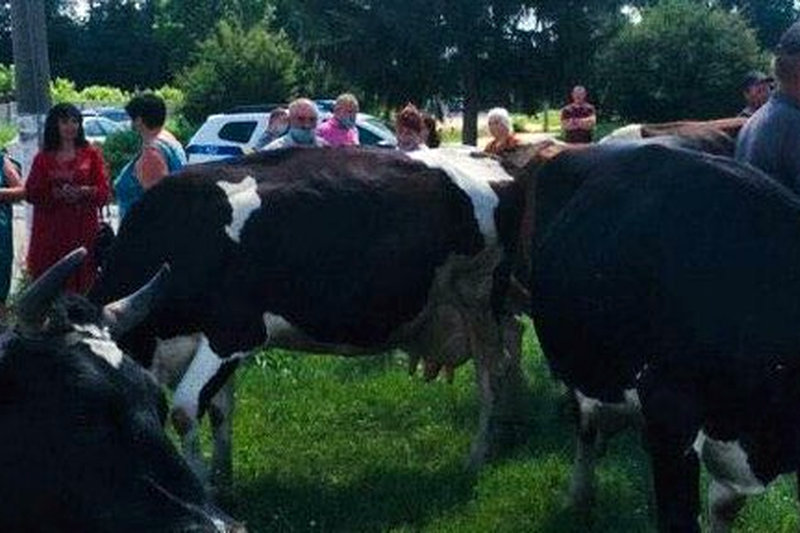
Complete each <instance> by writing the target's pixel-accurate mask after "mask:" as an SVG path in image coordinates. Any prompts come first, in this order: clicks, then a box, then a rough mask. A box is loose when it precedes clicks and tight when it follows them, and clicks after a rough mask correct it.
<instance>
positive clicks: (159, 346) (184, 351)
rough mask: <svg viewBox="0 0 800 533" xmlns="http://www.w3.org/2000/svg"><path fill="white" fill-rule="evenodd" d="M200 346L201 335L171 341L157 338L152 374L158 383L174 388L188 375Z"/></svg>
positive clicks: (182, 336) (180, 337) (170, 339)
mask: <svg viewBox="0 0 800 533" xmlns="http://www.w3.org/2000/svg"><path fill="white" fill-rule="evenodd" d="M199 345H200V335H199V334H197V335H181V336H179V337H171V338H169V339H159V338H156V349H155V350H154V352H153V362H152V364H151V365H150V372H151V373H152V374H153V375H154V376H155V378H156V381H158V383H160V384H162V385H166V386H168V387H170V388H173V387H175V386H176V385H177V383H178V380H179V379H180V378H181V377H182V376H183V375H184V374H185V373H186V369H187V368H188V367H189V364H190V363H191V362H192V358H193V357H194V354H195V353H197V348H198V346H199Z"/></svg>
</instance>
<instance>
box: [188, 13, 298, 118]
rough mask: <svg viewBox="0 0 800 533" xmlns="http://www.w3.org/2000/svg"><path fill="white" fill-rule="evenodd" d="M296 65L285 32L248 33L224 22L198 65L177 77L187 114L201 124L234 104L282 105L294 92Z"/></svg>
mask: <svg viewBox="0 0 800 533" xmlns="http://www.w3.org/2000/svg"><path fill="white" fill-rule="evenodd" d="M298 64H299V56H298V55H297V53H296V52H295V50H294V49H293V48H292V45H291V44H290V42H289V40H288V39H287V38H286V36H285V35H284V34H283V33H272V32H269V31H268V30H267V29H266V27H265V26H264V25H263V24H259V25H256V26H255V27H253V28H252V29H250V30H247V31H244V30H243V29H242V28H241V27H240V26H239V25H238V24H236V23H230V22H226V21H222V22H220V23H219V25H218V26H217V27H216V29H215V31H214V33H213V35H212V36H211V37H209V38H208V40H206V41H205V42H203V43H202V45H201V46H200V51H199V53H198V55H197V60H196V62H195V63H194V65H192V66H190V67H189V68H187V69H186V70H184V71H183V72H182V73H181V74H180V75H179V76H178V79H177V82H178V87H179V88H180V89H182V90H183V91H184V94H185V103H184V108H183V112H184V114H185V115H186V117H187V118H188V119H189V120H191V121H194V122H201V121H203V120H204V119H205V117H206V116H207V115H208V114H211V113H218V112H220V111H224V110H225V109H226V108H229V107H232V106H235V105H241V104H253V103H259V102H273V101H277V102H283V101H285V100H287V98H288V97H289V96H290V95H291V93H292V92H293V89H294V88H295V84H296V70H297V65H298Z"/></svg>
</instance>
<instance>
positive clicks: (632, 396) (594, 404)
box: [575, 389, 642, 413]
mask: <svg viewBox="0 0 800 533" xmlns="http://www.w3.org/2000/svg"><path fill="white" fill-rule="evenodd" d="M622 396H623V398H625V399H624V401H622V402H603V401H600V400H598V399H597V398H591V397H589V396H586V395H585V394H583V393H582V392H581V391H579V390H578V389H575V397H576V398H577V399H578V406H579V407H580V409H581V411H582V412H584V413H591V412H593V411H596V410H597V409H599V408H601V407H603V406H609V407H615V406H616V407H621V406H630V407H632V408H634V409H641V408H642V402H641V401H639V393H638V392H637V391H636V389H626V390H625V391H624V392H623V394H622Z"/></svg>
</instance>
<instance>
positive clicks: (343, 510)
mask: <svg viewBox="0 0 800 533" xmlns="http://www.w3.org/2000/svg"><path fill="white" fill-rule="evenodd" d="M475 483H476V476H475V475H473V474H470V473H468V472H466V471H464V470H463V469H460V468H450V469H443V470H439V471H436V472H421V471H416V470H409V471H381V470H375V471H374V472H372V473H370V474H368V475H367V476H365V477H363V478H361V479H360V480H359V482H358V484H351V485H343V486H331V485H330V484H325V485H321V484H319V483H317V482H314V481H313V480H309V482H308V483H307V484H291V483H285V482H281V481H280V480H278V479H275V478H270V477H262V478H260V479H258V480H255V481H253V482H252V483H247V484H243V485H238V486H236V487H235V488H234V498H233V499H232V500H231V499H228V501H224V500H223V504H225V507H226V508H229V509H231V512H232V513H233V515H234V516H236V517H237V519H239V520H243V521H245V522H246V524H247V527H248V531H250V532H256V533H259V532H278V531H281V532H282V531H287V532H289V531H292V532H296V531H343V532H344V531H348V532H349V531H385V530H387V529H390V528H393V527H410V528H412V529H413V530H417V529H419V528H421V527H422V525H423V524H425V523H426V522H427V521H429V520H430V519H431V518H432V517H435V516H437V515H439V514H441V513H442V512H445V511H447V510H448V509H450V508H453V507H457V506H459V505H463V504H464V503H465V502H467V501H468V500H469V499H470V498H471V497H472V494H473V487H474V485H475Z"/></svg>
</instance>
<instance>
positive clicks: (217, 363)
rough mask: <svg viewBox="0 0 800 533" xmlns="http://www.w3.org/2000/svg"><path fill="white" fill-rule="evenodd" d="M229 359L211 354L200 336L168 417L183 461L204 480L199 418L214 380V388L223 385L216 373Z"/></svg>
mask: <svg viewBox="0 0 800 533" xmlns="http://www.w3.org/2000/svg"><path fill="white" fill-rule="evenodd" d="M229 361H230V359H228V360H223V359H222V358H221V357H219V356H218V355H217V354H216V353H214V351H213V350H212V349H211V346H209V343H208V338H207V337H206V336H205V335H201V336H200V341H199V344H198V347H197V353H196V354H195V356H194V359H192V362H191V364H190V365H189V368H188V369H187V370H186V373H185V374H184V375H183V378H181V381H180V383H179V384H178V387H177V388H176V389H175V394H174V395H173V405H172V412H171V414H170V418H171V419H172V423H173V425H174V426H175V430H176V431H177V432H178V435H179V436H180V437H181V443H182V445H183V452H184V457H185V459H186V462H188V463H189V466H190V467H191V468H192V470H194V472H195V474H197V476H198V477H200V479H201V480H203V481H204V482H207V481H208V475H207V469H206V465H205V462H204V461H203V456H202V449H201V446H200V435H199V427H200V424H199V419H200V416H201V415H202V414H203V411H204V410H205V407H206V405H208V403H209V400H210V399H211V398H212V397H213V396H214V393H215V392H216V390H212V384H213V382H217V383H216V387H220V386H222V385H223V384H224V381H221V380H220V377H219V376H221V375H222V374H223V373H224V368H223V367H224V366H226V365H227V364H228V363H229ZM226 377H227V376H226ZM202 399H204V400H205V402H204V401H202Z"/></svg>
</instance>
